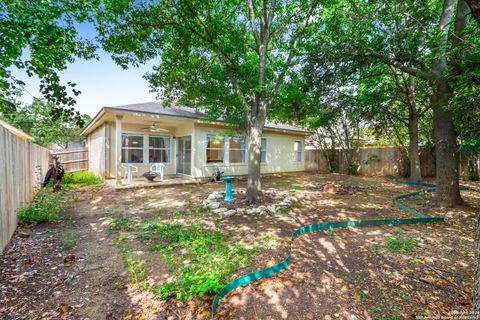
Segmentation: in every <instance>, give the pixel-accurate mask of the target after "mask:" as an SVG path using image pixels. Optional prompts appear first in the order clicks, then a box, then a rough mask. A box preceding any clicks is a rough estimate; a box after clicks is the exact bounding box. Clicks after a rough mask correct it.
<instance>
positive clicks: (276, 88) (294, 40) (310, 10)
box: [267, 0, 318, 106]
mask: <svg viewBox="0 0 480 320" xmlns="http://www.w3.org/2000/svg"><path fill="white" fill-rule="evenodd" d="M317 5H318V1H317V0H313V1H312V3H311V4H310V7H309V8H308V11H307V14H306V15H305V19H304V20H303V22H302V24H301V25H300V29H299V30H298V32H297V34H296V35H295V36H294V37H293V38H292V45H291V47H290V52H289V53H288V57H287V60H286V61H285V67H284V69H283V71H282V72H281V73H280V75H279V76H278V78H277V81H276V82H275V86H274V87H273V90H272V93H271V95H270V98H269V99H268V102H267V105H268V106H269V105H271V103H272V101H273V100H274V99H275V98H276V96H277V95H278V92H279V90H280V86H281V85H282V83H283V81H284V79H285V75H286V73H287V69H288V68H289V67H290V63H291V62H292V59H293V57H294V55H295V51H296V50H297V46H298V43H299V41H300V39H301V37H302V35H303V32H304V31H305V29H306V27H307V26H308V22H309V20H310V17H311V16H312V14H313V11H314V10H315V8H316V7H317Z"/></svg>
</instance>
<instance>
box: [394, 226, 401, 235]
mask: <svg viewBox="0 0 480 320" xmlns="http://www.w3.org/2000/svg"><path fill="white" fill-rule="evenodd" d="M393 233H395V234H400V233H402V229H400V228H398V227H397V228H394V229H393Z"/></svg>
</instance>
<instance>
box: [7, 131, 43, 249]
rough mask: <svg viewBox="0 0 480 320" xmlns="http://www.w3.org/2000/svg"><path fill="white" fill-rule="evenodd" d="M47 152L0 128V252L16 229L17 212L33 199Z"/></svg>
mask: <svg viewBox="0 0 480 320" xmlns="http://www.w3.org/2000/svg"><path fill="white" fill-rule="evenodd" d="M48 157H49V151H48V149H45V148H42V147H40V146H38V145H36V144H33V143H31V142H28V141H26V140H23V139H21V138H19V137H17V136H15V135H13V134H12V133H11V132H10V131H8V130H7V129H5V128H4V127H2V126H0V252H1V251H2V250H3V249H4V248H5V246H6V245H7V243H8V241H9V240H10V237H11V236H12V234H13V232H14V231H15V228H16V227H17V210H18V209H19V208H21V207H23V206H25V205H27V204H28V203H29V202H30V201H31V200H32V198H33V196H34V193H35V187H36V186H38V185H39V183H40V182H41V181H42V179H43V177H44V176H45V174H46V172H47V170H48Z"/></svg>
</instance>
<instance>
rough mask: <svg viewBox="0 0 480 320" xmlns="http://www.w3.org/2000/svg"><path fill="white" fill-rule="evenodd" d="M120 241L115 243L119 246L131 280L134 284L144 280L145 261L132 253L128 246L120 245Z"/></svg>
mask: <svg viewBox="0 0 480 320" xmlns="http://www.w3.org/2000/svg"><path fill="white" fill-rule="evenodd" d="M122 243H123V242H122V241H119V242H118V243H117V245H119V247H120V254H121V256H122V260H123V262H124V263H125V265H126V266H127V269H128V273H129V274H130V277H131V279H132V281H133V282H134V283H136V284H139V283H140V282H142V281H143V280H145V271H146V269H145V262H144V261H143V260H142V259H141V258H140V257H138V256H136V255H135V254H134V253H132V252H131V251H130V249H129V248H128V247H124V246H122Z"/></svg>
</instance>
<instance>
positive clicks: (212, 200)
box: [202, 189, 298, 217]
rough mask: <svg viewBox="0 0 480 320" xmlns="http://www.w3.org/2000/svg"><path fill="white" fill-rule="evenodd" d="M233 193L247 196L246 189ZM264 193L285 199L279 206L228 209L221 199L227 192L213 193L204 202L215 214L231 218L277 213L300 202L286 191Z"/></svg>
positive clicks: (272, 190)
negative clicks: (237, 215)
mask: <svg viewBox="0 0 480 320" xmlns="http://www.w3.org/2000/svg"><path fill="white" fill-rule="evenodd" d="M232 193H233V194H234V195H235V194H245V193H246V190H245V189H233V190H232ZM263 193H265V194H270V195H272V196H274V197H283V199H282V200H281V201H280V202H279V203H278V204H271V205H268V206H265V205H261V206H258V207H255V208H237V209H230V210H229V209H227V208H225V207H222V206H221V203H222V202H223V201H222V200H221V199H223V198H224V197H225V192H220V191H213V192H212V193H210V194H209V195H208V197H207V199H206V200H204V201H203V202H202V205H203V207H204V208H208V209H211V210H212V212H213V213H216V214H220V215H221V216H223V217H230V216H233V215H235V214H237V213H239V214H242V213H246V214H261V213H266V212H269V213H276V212H277V211H279V210H281V209H284V208H287V207H289V206H290V205H291V204H292V203H293V202H296V201H298V199H297V198H296V197H295V196H291V195H290V194H289V193H288V192H286V191H277V190H275V189H267V190H264V191H263Z"/></svg>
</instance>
